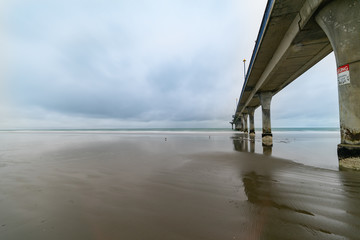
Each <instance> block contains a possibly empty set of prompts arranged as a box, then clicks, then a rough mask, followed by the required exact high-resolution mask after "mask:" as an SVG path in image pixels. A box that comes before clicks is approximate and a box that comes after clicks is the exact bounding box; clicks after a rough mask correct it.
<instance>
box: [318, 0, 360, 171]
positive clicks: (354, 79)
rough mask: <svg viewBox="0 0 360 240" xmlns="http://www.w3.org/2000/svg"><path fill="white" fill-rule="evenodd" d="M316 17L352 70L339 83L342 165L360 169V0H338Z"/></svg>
mask: <svg viewBox="0 0 360 240" xmlns="http://www.w3.org/2000/svg"><path fill="white" fill-rule="evenodd" d="M316 21H317V22H318V24H319V25H320V26H321V28H322V29H323V30H324V32H325V33H326V35H327V36H328V38H329V40H330V43H331V46H332V48H333V49H334V53H335V57H336V64H337V67H338V70H339V69H341V70H340V71H342V70H343V69H344V70H348V71H347V73H348V74H349V77H350V78H349V81H346V82H343V81H340V80H341V79H340V78H339V79H340V80H339V83H338V91H339V109H340V131H341V144H339V146H338V155H339V160H340V165H343V166H346V167H350V168H357V169H360V1H359V0H334V1H332V2H330V3H329V4H327V5H325V6H324V7H323V8H322V9H321V10H320V11H319V13H318V14H317V16H316ZM338 72H339V71H338ZM338 76H339V75H338Z"/></svg>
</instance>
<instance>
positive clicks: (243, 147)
mask: <svg viewBox="0 0 360 240" xmlns="http://www.w3.org/2000/svg"><path fill="white" fill-rule="evenodd" d="M231 138H232V140H233V144H234V149H235V151H238V152H251V153H255V141H256V139H255V136H251V135H248V134H246V133H236V134H234V135H233V136H232V137H231ZM249 145H250V150H249ZM262 148H263V154H264V155H266V156H271V154H272V145H271V146H267V145H264V144H262Z"/></svg>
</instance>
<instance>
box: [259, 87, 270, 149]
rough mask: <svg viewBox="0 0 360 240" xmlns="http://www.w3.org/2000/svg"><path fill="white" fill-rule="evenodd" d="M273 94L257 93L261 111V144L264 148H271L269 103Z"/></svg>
mask: <svg viewBox="0 0 360 240" xmlns="http://www.w3.org/2000/svg"><path fill="white" fill-rule="evenodd" d="M272 96H273V94H272V93H271V92H262V93H259V97H260V103H261V110H262V129H263V132H262V143H263V145H265V146H272V145H273V141H272V133H271V118H270V103H271V98H272Z"/></svg>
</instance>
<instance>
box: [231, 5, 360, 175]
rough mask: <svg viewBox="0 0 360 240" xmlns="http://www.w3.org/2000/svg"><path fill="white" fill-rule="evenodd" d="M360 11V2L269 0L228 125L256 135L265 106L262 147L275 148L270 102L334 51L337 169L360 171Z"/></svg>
mask: <svg viewBox="0 0 360 240" xmlns="http://www.w3.org/2000/svg"><path fill="white" fill-rule="evenodd" d="M359 13H360V1H359V0H299V1H287V0H268V3H267V6H266V9H265V13H264V16H263V20H262V23H261V26H260V30H259V34H258V37H257V40H256V44H255V48H254V50H253V54H252V57H251V60H250V63H249V67H248V71H247V73H246V76H245V81H244V85H243V88H242V90H241V94H240V98H239V102H238V105H237V108H236V112H235V114H234V115H233V119H232V121H231V122H230V123H231V124H232V126H235V130H238V131H243V132H245V133H248V132H250V134H252V135H254V134H255V127H254V111H255V109H256V108H258V107H260V106H261V110H262V140H263V145H265V146H272V144H273V141H272V132H271V100H272V98H273V97H274V96H275V95H276V93H278V92H279V91H281V90H283V89H284V88H285V87H286V86H287V85H288V84H290V83H291V82H292V81H294V80H295V79H296V78H297V77H299V76H300V75H301V74H303V73H304V72H306V71H307V70H308V69H310V68H311V67H312V66H314V65H315V64H316V63H317V62H319V61H320V60H321V59H323V58H324V57H325V56H327V55H328V54H329V53H331V52H332V51H334V53H335V58H336V64H337V66H336V67H337V75H338V91H339V112H340V114H339V115H340V132H341V143H340V144H339V145H338V157H339V165H340V166H342V167H346V168H354V169H360V14H359ZM334 67H335V66H334ZM248 118H249V122H250V130H249V128H248V121H247V120H248Z"/></svg>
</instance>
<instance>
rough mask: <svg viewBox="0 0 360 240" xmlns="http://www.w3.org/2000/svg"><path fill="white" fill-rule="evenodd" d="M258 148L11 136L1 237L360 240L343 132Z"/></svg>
mask: <svg viewBox="0 0 360 240" xmlns="http://www.w3.org/2000/svg"><path fill="white" fill-rule="evenodd" d="M258 135H259V134H258ZM259 139H260V135H259V136H257V138H256V139H253V140H251V139H250V138H249V137H248V136H246V135H243V134H240V133H237V132H232V131H3V132H1V134H0V141H1V142H2V144H1V146H0V212H1V215H0V239H2V240H15V239H16V240H18V239H27V240H33V239H34V240H35V239H37V240H38V239H174V240H177V239H179V240H180V239H196V240H199V239H214V240H215V239H359V236H360V230H359V229H360V209H359V204H360V174H359V172H356V171H339V170H338V169H337V166H336V164H337V163H336V155H334V153H335V154H336V148H335V149H330V150H329V148H331V146H333V145H334V146H335V147H336V144H337V143H338V133H336V132H308V131H306V132H297V133H293V132H281V133H278V134H277V135H275V133H274V146H273V148H271V149H267V148H263V147H262V145H261V142H260V141H259ZM304 156H305V157H304ZM290 160H291V161H290Z"/></svg>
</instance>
